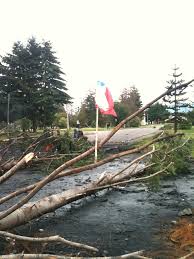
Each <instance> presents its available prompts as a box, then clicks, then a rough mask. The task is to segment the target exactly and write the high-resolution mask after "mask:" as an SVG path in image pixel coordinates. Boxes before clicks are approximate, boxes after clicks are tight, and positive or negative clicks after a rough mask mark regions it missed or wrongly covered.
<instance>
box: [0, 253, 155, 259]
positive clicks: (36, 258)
mask: <svg viewBox="0 0 194 259" xmlns="http://www.w3.org/2000/svg"><path fill="white" fill-rule="evenodd" d="M142 254H143V251H137V252H133V253H129V254H124V255H120V256H105V257H72V256H63V255H51V254H15V255H2V256H0V259H127V258H139V259H141V258H142V259H151V258H148V257H145V256H142Z"/></svg>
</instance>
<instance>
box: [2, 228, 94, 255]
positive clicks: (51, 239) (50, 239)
mask: <svg viewBox="0 0 194 259" xmlns="http://www.w3.org/2000/svg"><path fill="white" fill-rule="evenodd" d="M0 236H3V237H8V238H10V239H14V240H20V241H27V242H35V243H53V242H57V243H62V244H64V245H67V246H71V247H76V248H79V249H85V250H88V251H92V252H98V249H97V248H95V247H92V246H88V245H85V244H81V243H77V242H72V241H69V240H67V239H64V238H62V237H60V236H49V237H26V236H20V235H15V234H12V233H8V232H5V231H0Z"/></svg>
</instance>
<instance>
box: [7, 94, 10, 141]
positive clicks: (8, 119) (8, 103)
mask: <svg viewBox="0 0 194 259" xmlns="http://www.w3.org/2000/svg"><path fill="white" fill-rule="evenodd" d="M9 111H10V93H8V95H7V129H8V136H9V121H10V118H9Z"/></svg>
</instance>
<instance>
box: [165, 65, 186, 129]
mask: <svg viewBox="0 0 194 259" xmlns="http://www.w3.org/2000/svg"><path fill="white" fill-rule="evenodd" d="M178 71H179V68H178V67H176V65H175V67H174V69H173V74H172V79H170V80H169V81H168V82H167V83H168V84H169V86H167V87H166V88H167V89H170V88H172V87H173V88H174V91H173V92H171V94H169V95H167V96H165V97H164V98H163V100H164V102H165V103H167V108H168V109H170V110H172V121H173V123H174V132H175V133H176V132H177V129H178V123H179V122H181V121H182V115H183V112H182V111H181V108H185V107H188V106H189V105H188V103H186V101H187V99H188V98H183V96H184V95H185V94H186V91H185V89H186V87H187V86H185V87H182V88H181V89H176V87H177V86H179V85H181V84H182V83H183V82H184V80H183V79H181V76H182V73H179V72H178Z"/></svg>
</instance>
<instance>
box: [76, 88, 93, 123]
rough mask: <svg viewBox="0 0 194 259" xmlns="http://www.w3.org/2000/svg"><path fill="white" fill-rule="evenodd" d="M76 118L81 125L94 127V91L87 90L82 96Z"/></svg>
mask: <svg viewBox="0 0 194 259" xmlns="http://www.w3.org/2000/svg"><path fill="white" fill-rule="evenodd" d="M78 119H79V121H80V123H81V125H82V126H86V127H95V123H96V106H95V92H94V91H89V92H88V94H87V95H86V97H85V98H84V100H83V102H82V104H81V108H80V110H79V113H78Z"/></svg>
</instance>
